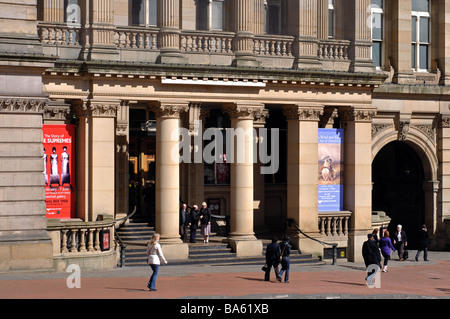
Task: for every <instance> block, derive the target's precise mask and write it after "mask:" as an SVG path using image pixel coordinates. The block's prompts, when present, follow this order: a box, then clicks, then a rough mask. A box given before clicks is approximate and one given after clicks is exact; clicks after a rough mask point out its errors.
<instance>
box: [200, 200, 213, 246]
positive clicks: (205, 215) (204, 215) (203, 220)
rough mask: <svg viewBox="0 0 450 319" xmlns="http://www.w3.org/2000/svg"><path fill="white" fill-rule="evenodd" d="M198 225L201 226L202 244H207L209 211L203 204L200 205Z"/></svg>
mask: <svg viewBox="0 0 450 319" xmlns="http://www.w3.org/2000/svg"><path fill="white" fill-rule="evenodd" d="M200 224H201V225H202V229H201V231H202V235H203V242H204V243H207V242H209V236H210V235H211V210H210V209H209V207H208V205H207V204H206V203H205V202H203V203H202V208H201V209H200Z"/></svg>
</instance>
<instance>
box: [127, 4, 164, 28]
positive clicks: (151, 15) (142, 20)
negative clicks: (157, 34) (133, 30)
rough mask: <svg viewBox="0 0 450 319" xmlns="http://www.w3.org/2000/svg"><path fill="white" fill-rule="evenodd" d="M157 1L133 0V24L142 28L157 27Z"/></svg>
mask: <svg viewBox="0 0 450 319" xmlns="http://www.w3.org/2000/svg"><path fill="white" fill-rule="evenodd" d="M157 2H158V1H157V0H133V1H132V8H131V10H132V24H133V25H140V26H152V27H156V26H157V22H158V21H157Z"/></svg>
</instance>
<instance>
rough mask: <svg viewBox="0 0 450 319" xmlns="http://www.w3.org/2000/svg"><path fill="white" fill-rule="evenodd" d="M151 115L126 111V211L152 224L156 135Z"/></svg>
mask: <svg viewBox="0 0 450 319" xmlns="http://www.w3.org/2000/svg"><path fill="white" fill-rule="evenodd" d="M152 114H153V113H151V112H147V111H146V110H145V109H131V110H130V148H129V149H130V159H129V172H130V193H129V198H130V202H129V205H130V209H131V210H133V208H134V206H136V209H137V211H136V214H135V218H140V219H144V220H145V221H147V222H148V223H149V225H150V226H154V225H155V175H156V162H155V159H156V135H155V131H154V130H152V129H151V127H152V125H151V124H152V123H153V119H152Z"/></svg>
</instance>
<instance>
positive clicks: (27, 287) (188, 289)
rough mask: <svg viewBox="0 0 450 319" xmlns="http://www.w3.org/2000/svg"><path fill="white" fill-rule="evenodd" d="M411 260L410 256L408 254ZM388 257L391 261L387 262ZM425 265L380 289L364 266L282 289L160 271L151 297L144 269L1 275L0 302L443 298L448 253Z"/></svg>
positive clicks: (210, 271)
mask: <svg viewBox="0 0 450 319" xmlns="http://www.w3.org/2000/svg"><path fill="white" fill-rule="evenodd" d="M410 253H411V254H412V256H414V254H415V252H413V251H411V252H410ZM394 256H395V255H394ZM429 259H430V261H428V262H424V261H422V259H421V260H420V261H419V262H415V261H413V260H411V259H410V260H407V261H403V262H400V261H397V260H391V261H390V263H389V267H388V270H389V271H388V272H387V273H380V282H379V285H380V288H373V289H370V288H369V287H367V285H366V282H365V280H364V278H365V267H364V265H363V264H359V263H350V262H346V261H342V260H338V264H337V265H330V264H329V263H327V264H319V265H317V264H312V265H291V273H290V282H289V283H288V284H285V283H279V282H277V281H275V278H274V274H273V273H272V277H271V282H265V281H263V277H264V274H263V272H262V271H261V266H254V265H253V266H207V265H188V266H170V261H169V264H168V265H166V266H162V267H160V270H159V276H158V281H157V291H153V292H150V291H149V290H148V289H147V288H146V285H147V281H148V277H149V275H150V272H151V271H150V269H149V267H125V268H121V269H116V270H111V271H81V276H80V280H79V281H78V282H79V284H80V288H68V282H69V284H72V285H74V284H75V283H77V281H75V280H74V279H73V275H74V274H75V273H66V272H60V273H56V272H55V273H14V274H11V273H9V274H0V299H38V300H42V299H66V300H70V299H94V300H95V299H133V300H136V299H170V300H175V299H180V300H186V299H189V300H208V299H210V300H217V299H227V298H231V299H240V300H246V299H247V300H248V299H257V300H263V299H277V300H281V299H290V300H298V299H308V300H311V299H338V298H340V299H354V298H357V299H388V298H389V299H392V298H395V299H398V298H403V299H404V298H410V299H419V298H420V299H428V298H430V299H435V298H437V299H443V298H448V299H450V252H430V253H429Z"/></svg>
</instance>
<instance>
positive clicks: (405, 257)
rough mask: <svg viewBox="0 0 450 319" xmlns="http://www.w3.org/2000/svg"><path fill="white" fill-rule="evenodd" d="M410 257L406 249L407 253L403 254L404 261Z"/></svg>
mask: <svg viewBox="0 0 450 319" xmlns="http://www.w3.org/2000/svg"><path fill="white" fill-rule="evenodd" d="M408 257H409V254H408V251H407V250H406V249H405V251H404V252H403V260H406V259H408Z"/></svg>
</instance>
